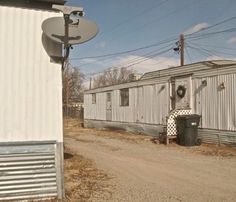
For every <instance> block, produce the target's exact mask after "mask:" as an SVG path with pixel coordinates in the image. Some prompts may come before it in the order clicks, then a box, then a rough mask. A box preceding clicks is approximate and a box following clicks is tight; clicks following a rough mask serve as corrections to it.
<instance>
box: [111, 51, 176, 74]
mask: <svg viewBox="0 0 236 202" xmlns="http://www.w3.org/2000/svg"><path fill="white" fill-rule="evenodd" d="M140 61H143V62H141V63H139V62H140ZM135 63H138V64H135ZM113 64H114V66H124V67H125V66H129V64H134V65H133V66H132V67H130V68H132V69H134V70H135V71H137V72H138V73H145V72H150V71H156V70H160V69H165V68H168V67H173V66H178V60H177V59H175V58H171V57H156V58H155V59H154V58H153V59H150V58H146V57H143V56H135V55H130V56H126V57H124V58H119V59H117V60H116V61H114V62H113Z"/></svg>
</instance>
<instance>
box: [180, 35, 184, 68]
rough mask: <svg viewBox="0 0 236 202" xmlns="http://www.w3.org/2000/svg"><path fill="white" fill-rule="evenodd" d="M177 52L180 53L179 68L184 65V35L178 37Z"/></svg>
mask: <svg viewBox="0 0 236 202" xmlns="http://www.w3.org/2000/svg"><path fill="white" fill-rule="evenodd" d="M179 51H180V66H183V65H184V35H183V34H180V37H179Z"/></svg>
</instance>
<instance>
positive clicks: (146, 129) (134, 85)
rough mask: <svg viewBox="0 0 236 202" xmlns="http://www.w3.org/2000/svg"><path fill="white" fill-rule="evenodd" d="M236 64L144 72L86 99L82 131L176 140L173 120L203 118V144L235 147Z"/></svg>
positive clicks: (219, 62)
mask: <svg viewBox="0 0 236 202" xmlns="http://www.w3.org/2000/svg"><path fill="white" fill-rule="evenodd" d="M235 104H236V61H230V60H215V61H204V62H198V63H194V64H189V65H184V66H179V67H172V68H168V69H163V70H159V71H154V72H148V73H145V74H144V75H143V76H142V77H141V78H140V79H139V80H137V81H134V82H129V83H123V84H119V85H113V86H107V87H103V88H97V89H91V90H88V91H86V92H85V95H84V107H85V111H84V119H85V120H84V121H85V126H86V127H98V128H119V129H125V130H129V131H135V132H141V133H146V134H151V135H158V134H159V133H160V132H162V131H163V128H167V135H176V124H175V118H176V117H177V116H178V115H183V114H199V115H201V121H200V129H199V135H200V137H201V138H202V141H203V142H206V143H220V144H221V143H222V144H231V145H236V105H235Z"/></svg>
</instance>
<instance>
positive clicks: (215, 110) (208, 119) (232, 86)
mask: <svg viewBox="0 0 236 202" xmlns="http://www.w3.org/2000/svg"><path fill="white" fill-rule="evenodd" d="M203 80H206V81H207V86H204V85H202V81H203ZM222 82H224V85H225V89H220V84H221V83H222ZM194 92H195V93H194V95H195V99H196V103H195V106H196V113H197V114H200V115H202V120H201V127H202V128H208V129H218V130H229V131H235V130H236V107H235V102H236V96H235V92H236V74H227V75H218V76H213V77H207V78H201V79H195V91H194Z"/></svg>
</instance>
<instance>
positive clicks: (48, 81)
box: [0, 0, 64, 201]
mask: <svg viewBox="0 0 236 202" xmlns="http://www.w3.org/2000/svg"><path fill="white" fill-rule="evenodd" d="M53 3H56V4H64V1H63V0H33V1H29V0H1V1H0V44H1V48H0V61H1V65H0V72H1V73H0V200H1V201H6V200H14V201H20V200H26V199H32V198H50V197H57V198H62V197H63V194H64V191H63V125H62V80H61V64H60V61H61V57H62V56H61V54H62V47H61V46H60V45H57V44H54V43H53V42H52V41H50V40H49V39H48V38H47V37H45V36H44V35H43V34H42V29H41V25H42V22H43V21H44V20H45V19H47V18H49V17H54V16H61V14H60V13H58V12H54V11H52V10H51V8H52V4H53Z"/></svg>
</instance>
